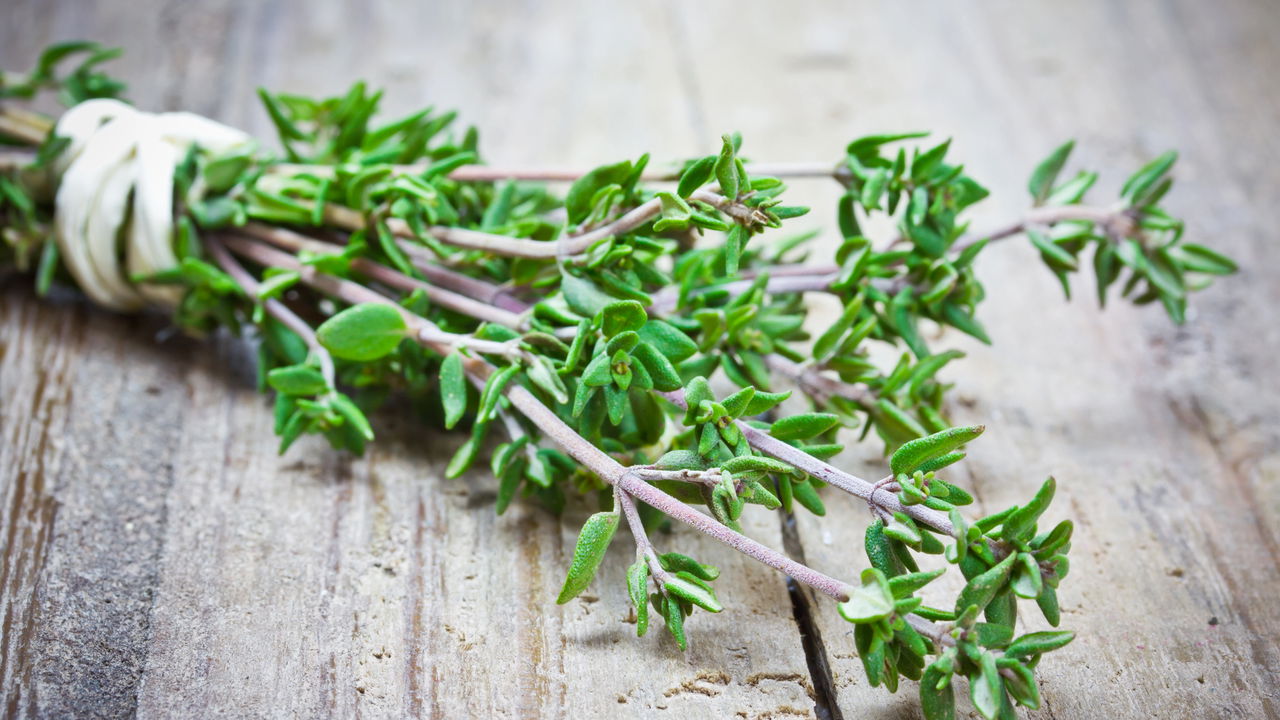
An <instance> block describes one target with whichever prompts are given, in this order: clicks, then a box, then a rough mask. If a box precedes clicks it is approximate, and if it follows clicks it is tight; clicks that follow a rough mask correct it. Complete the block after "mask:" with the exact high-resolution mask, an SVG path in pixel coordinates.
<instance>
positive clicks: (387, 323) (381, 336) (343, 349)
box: [316, 303, 409, 362]
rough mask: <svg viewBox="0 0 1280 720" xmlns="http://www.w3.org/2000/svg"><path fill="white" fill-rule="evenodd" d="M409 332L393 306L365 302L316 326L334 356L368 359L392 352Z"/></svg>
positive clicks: (317, 332) (367, 360)
mask: <svg viewBox="0 0 1280 720" xmlns="http://www.w3.org/2000/svg"><path fill="white" fill-rule="evenodd" d="M408 332H409V328H408V325H406V324H405V320H404V317H403V316H402V315H401V314H400V310H398V309H397V308H395V307H394V306H391V305H384V304H382V303H362V304H360V305H356V306H353V307H349V308H347V309H346V310H343V311H342V312H340V313H338V314H337V315H334V316H333V317H331V318H329V319H328V320H326V321H325V322H324V324H323V325H321V326H320V327H319V328H317V329H316V338H317V339H319V341H320V344H321V345H323V346H324V347H325V348H326V349H327V350H328V351H329V352H331V353H333V355H334V356H335V357H339V358H342V359H344V360H356V361H359V362H369V361H371V360H377V359H378V358H381V357H383V356H385V355H388V354H390V353H391V352H392V351H393V350H395V349H396V347H397V346H398V345H399V344H400V341H401V340H403V339H404V338H405V336H406V335H407V334H408Z"/></svg>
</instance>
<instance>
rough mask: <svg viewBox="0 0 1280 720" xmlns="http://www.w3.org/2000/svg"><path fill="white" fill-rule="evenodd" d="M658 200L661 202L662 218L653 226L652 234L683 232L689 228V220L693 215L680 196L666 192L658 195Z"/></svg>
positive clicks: (687, 204)
mask: <svg viewBox="0 0 1280 720" xmlns="http://www.w3.org/2000/svg"><path fill="white" fill-rule="evenodd" d="M658 199H659V200H661V201H662V217H661V218H660V219H659V220H658V221H657V222H655V223H654V224H653V230H654V232H666V231H667V230H683V229H685V228H687V227H689V218H690V217H691V216H692V215H693V210H692V208H690V207H689V203H687V202H685V201H684V199H683V198H681V197H680V196H678V195H676V194H674V193H671V192H666V191H663V192H660V193H658Z"/></svg>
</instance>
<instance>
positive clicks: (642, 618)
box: [627, 558, 649, 637]
mask: <svg viewBox="0 0 1280 720" xmlns="http://www.w3.org/2000/svg"><path fill="white" fill-rule="evenodd" d="M648 588H649V564H648V563H646V562H645V560H644V558H640V559H639V560H636V561H635V563H633V564H632V565H631V567H629V568H627V593H628V594H629V595H630V596H631V604H632V605H634V606H635V608H636V637H644V634H645V632H646V631H648V629H649V602H648Z"/></svg>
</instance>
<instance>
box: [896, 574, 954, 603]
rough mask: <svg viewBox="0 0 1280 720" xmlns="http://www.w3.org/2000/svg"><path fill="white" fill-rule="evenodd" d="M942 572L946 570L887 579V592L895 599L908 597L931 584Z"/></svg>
mask: <svg viewBox="0 0 1280 720" xmlns="http://www.w3.org/2000/svg"><path fill="white" fill-rule="evenodd" d="M944 572H946V568H938V569H937V570H929V571H925V572H914V573H908V574H906V575H899V576H897V577H893V578H889V590H890V591H892V592H893V597H894V598H895V599H902V598H904V597H909V596H910V595H911V594H912V593H914V592H916V591H917V590H919V589H920V588H922V587H924V586H925V585H928V584H929V583H930V582H933V580H934V579H936V578H937V577H939V576H940V575H942V573H944Z"/></svg>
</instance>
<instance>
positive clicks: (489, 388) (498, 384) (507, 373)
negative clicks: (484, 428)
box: [476, 365, 520, 423]
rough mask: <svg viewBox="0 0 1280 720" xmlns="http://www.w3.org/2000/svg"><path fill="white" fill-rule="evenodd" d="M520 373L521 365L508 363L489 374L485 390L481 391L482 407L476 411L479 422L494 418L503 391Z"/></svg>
mask: <svg viewBox="0 0 1280 720" xmlns="http://www.w3.org/2000/svg"><path fill="white" fill-rule="evenodd" d="M519 373H520V366H519V365H508V366H506V367H504V368H501V369H499V370H498V371H497V372H495V373H493V374H492V375H490V376H489V380H488V382H486V383H485V385H484V390H483V391H481V393H480V408H479V410H478V411H477V412H476V421H477V422H482V423H484V422H488V421H490V420H492V419H493V416H494V413H496V412H497V410H498V401H499V400H501V399H502V393H503V392H505V391H506V389H507V385H509V384H511V381H512V380H514V379H515V376H516V375H518V374H519Z"/></svg>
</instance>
